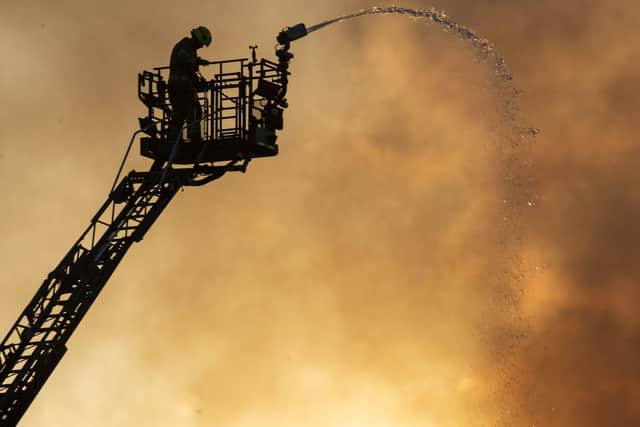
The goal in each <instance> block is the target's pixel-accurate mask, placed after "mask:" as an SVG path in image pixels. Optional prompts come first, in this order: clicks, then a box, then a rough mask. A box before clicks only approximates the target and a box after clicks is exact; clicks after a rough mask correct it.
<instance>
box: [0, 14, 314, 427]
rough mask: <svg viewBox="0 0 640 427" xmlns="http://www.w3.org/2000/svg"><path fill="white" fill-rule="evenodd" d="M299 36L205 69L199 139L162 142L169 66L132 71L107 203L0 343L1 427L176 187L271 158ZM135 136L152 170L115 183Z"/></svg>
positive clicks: (25, 403)
mask: <svg viewBox="0 0 640 427" xmlns="http://www.w3.org/2000/svg"><path fill="white" fill-rule="evenodd" d="M305 35H306V28H305V27H304V25H303V24H298V25H296V26H293V27H290V28H289V27H288V28H285V29H284V30H282V32H280V34H279V35H278V37H277V40H278V46H277V48H276V56H277V58H278V60H277V61H270V60H267V59H260V60H258V59H257V58H256V50H255V49H256V46H252V47H251V48H252V55H251V58H244V59H232V60H225V61H214V62H208V63H207V64H206V65H208V66H209V67H210V68H209V70H213V71H212V75H213V77H212V78H210V79H205V81H206V84H205V85H204V86H203V87H200V88H199V91H198V99H199V103H200V105H201V108H202V113H203V114H202V119H201V129H202V139H201V140H200V141H189V140H187V139H185V138H183V137H182V135H179V136H178V138H177V140H176V141H171V140H169V139H168V138H167V133H168V129H169V122H170V116H171V105H170V102H169V101H168V96H167V73H168V70H169V67H157V68H154V69H153V70H152V71H144V72H142V73H140V74H139V75H138V96H139V98H140V100H141V101H142V103H143V104H144V105H145V106H146V107H147V114H146V116H145V117H142V118H140V120H139V121H140V129H139V130H138V131H136V132H135V133H134V135H133V136H132V138H131V141H130V143H129V146H128V147H127V151H126V154H125V158H124V159H123V161H122V164H121V166H120V169H119V171H118V174H117V176H116V179H115V181H114V185H113V187H112V189H111V191H110V193H109V196H108V198H107V200H106V201H105V202H104V204H103V205H102V206H101V207H100V209H98V211H97V213H96V214H95V215H94V216H93V218H91V222H90V224H89V226H88V227H87V229H86V230H85V231H84V232H83V233H82V234H81V236H80V238H79V239H78V240H77V241H76V242H75V243H74V244H73V246H72V247H71V249H70V250H69V252H68V253H67V254H66V255H65V256H64V257H63V258H62V261H60V263H59V264H58V266H56V267H55V268H54V269H53V271H51V273H49V275H48V276H47V278H46V279H45V280H44V282H43V283H42V285H41V286H40V288H39V289H38V290H37V292H36V294H35V296H34V297H33V298H32V300H31V301H30V302H29V303H28V304H27V306H26V308H25V309H24V311H23V312H22V313H21V314H20V315H19V317H18V320H17V321H16V322H15V323H14V324H13V326H12V327H11V329H10V330H9V333H8V334H7V335H6V337H5V338H4V339H3V340H2V342H1V343H0V427H14V426H16V425H17V424H18V422H19V421H20V419H21V418H22V416H23V415H24V413H25V411H26V410H27V409H28V408H29V406H30V405H31V403H32V402H33V400H34V399H35V397H36V395H37V394H38V392H39V391H40V389H41V388H42V386H43V385H44V383H45V382H46V381H47V379H48V378H49V376H50V375H51V373H52V372H53V370H54V369H55V368H56V366H57V365H58V363H59V362H60V360H61V359H62V357H63V356H64V354H65V353H66V351H67V341H68V340H69V338H70V337H71V335H72V334H73V332H74V331H75V329H76V328H77V327H78V325H79V324H80V321H81V320H82V318H83V317H84V316H85V314H86V313H87V311H88V310H89V308H90V307H91V305H92V304H93V302H94V301H95V300H96V298H97V297H98V295H99V294H100V291H101V290H102V288H103V287H104V286H105V284H106V283H107V281H108V280H109V278H110V277H111V275H112V274H113V272H114V270H115V269H116V268H117V266H118V264H119V263H120V261H121V260H122V258H123V257H124V255H125V254H126V253H127V251H128V250H129V248H130V247H131V245H132V244H133V243H135V242H139V241H141V240H142V239H143V238H144V236H145V234H146V233H147V231H149V229H150V228H151V226H152V225H153V223H154V222H155V221H156V219H157V218H158V217H159V216H160V214H161V213H162V212H163V211H164V209H165V208H166V207H167V205H168V204H169V203H170V202H171V200H172V199H173V197H174V196H175V195H176V193H177V192H178V191H179V190H180V189H182V188H184V187H189V186H201V185H205V184H207V183H209V182H212V181H214V180H216V179H219V178H220V177H222V176H223V175H224V174H226V173H228V172H246V170H247V167H248V165H249V162H250V161H251V160H252V159H254V158H261V157H273V156H276V155H277V154H278V145H277V143H276V139H277V136H276V132H277V131H279V130H281V129H282V128H283V111H284V109H285V108H286V107H287V106H288V105H287V100H286V98H285V96H286V93H287V87H288V76H289V75H290V73H289V71H288V68H289V61H290V60H291V59H292V58H293V55H292V54H291V53H290V52H289V48H290V42H291V41H293V40H295V39H298V38H301V37H303V36H305ZM183 131H184V128H183ZM140 134H143V135H145V136H144V137H141V138H140V153H141V155H142V156H145V157H148V158H150V159H152V160H153V165H152V166H151V168H150V170H149V171H146V172H136V171H131V172H130V173H128V174H127V175H126V176H124V177H123V178H122V179H120V176H121V173H122V170H123V167H124V165H125V163H126V159H127V157H128V155H129V153H130V151H131V148H132V145H133V143H134V141H135V140H136V136H137V135H140Z"/></svg>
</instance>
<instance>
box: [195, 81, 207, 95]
mask: <svg viewBox="0 0 640 427" xmlns="http://www.w3.org/2000/svg"><path fill="white" fill-rule="evenodd" d="M206 88H207V80H206V79H204V78H202V77H198V80H197V81H196V89H197V90H198V91H199V92H201V91H203V90H205V89H206Z"/></svg>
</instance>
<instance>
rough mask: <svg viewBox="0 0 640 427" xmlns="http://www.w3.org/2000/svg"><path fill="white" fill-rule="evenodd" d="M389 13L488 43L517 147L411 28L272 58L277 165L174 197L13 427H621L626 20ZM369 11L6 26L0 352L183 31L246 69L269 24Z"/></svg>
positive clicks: (483, 77)
mask: <svg viewBox="0 0 640 427" xmlns="http://www.w3.org/2000/svg"><path fill="white" fill-rule="evenodd" d="M407 3H408V4H404V5H403V6H406V7H420V8H428V7H431V6H436V7H438V8H442V9H445V10H446V11H447V12H448V13H449V15H450V16H452V17H453V19H454V20H455V21H456V22H458V23H460V24H463V25H465V26H468V27H470V28H473V29H474V30H475V31H476V32H477V33H478V34H480V35H481V36H483V37H486V38H488V39H489V40H491V41H492V42H493V43H494V44H495V45H496V47H497V48H498V50H499V51H500V53H501V54H502V55H503V56H504V57H505V58H506V60H507V62H508V65H509V67H510V69H511V71H512V72H513V75H514V85H515V86H516V87H517V88H519V89H522V90H523V93H522V94H521V95H520V96H519V97H518V99H517V101H518V105H519V106H520V107H519V108H520V110H518V109H517V108H515V107H513V106H511V107H510V108H511V109H510V110H509V113H513V114H515V115H516V116H517V118H518V122H517V123H518V125H519V124H522V125H523V126H535V127H539V128H541V129H542V132H541V134H540V135H539V136H538V137H537V138H535V139H532V138H522V139H520V138H519V137H518V136H517V135H515V134H514V122H513V121H511V120H510V117H509V116H508V115H507V116H505V109H504V105H505V101H509V100H511V98H505V96H506V95H505V93H508V91H507V92H505V88H504V87H502V86H499V87H497V88H496V84H495V76H494V74H493V71H494V67H493V64H488V63H483V62H482V61H478V60H477V57H476V56H475V55H474V52H473V49H472V48H471V47H470V46H468V45H466V44H465V43H464V42H463V41H461V40H459V39H457V38H456V37H454V36H453V35H451V34H447V33H444V32H442V31H441V30H440V29H439V28H438V27H436V26H433V25H428V24H425V23H423V22H416V21H413V20H410V19H407V18H405V17H400V16H398V17H392V16H374V17H366V18H364V17H363V18H358V19H356V20H353V21H351V22H345V23H340V24H336V25H335V26H333V27H332V28H327V29H325V30H323V31H322V32H318V33H313V34H311V35H310V36H309V37H308V38H305V39H302V40H300V41H297V42H295V43H294V46H293V52H294V53H295V54H296V58H295V60H294V63H293V65H292V72H293V75H292V78H291V88H290V96H289V102H290V104H291V107H290V109H289V110H288V111H287V112H286V117H285V130H284V131H283V132H282V133H281V136H280V141H279V142H280V146H281V155H280V156H278V157H276V158H273V159H264V160H260V161H258V160H256V161H255V162H253V163H252V164H251V166H250V168H249V171H248V173H247V174H246V175H239V174H238V175H234V176H225V177H224V178H223V179H222V180H220V181H217V182H216V183H213V184H210V185H208V186H206V187H204V188H194V189H187V190H185V191H184V192H182V193H180V194H179V195H178V196H177V197H176V199H175V200H174V201H173V203H172V204H171V205H170V206H169V208H168V209H167V211H166V212H165V213H164V214H163V216H162V217H161V218H160V219H159V220H158V222H157V223H156V225H155V226H154V228H153V229H152V230H151V231H150V233H149V234H148V236H147V237H145V240H144V241H143V242H142V243H141V244H138V245H134V247H133V248H132V250H131V251H130V253H129V254H128V255H127V257H126V258H125V260H124V261H123V263H122V264H121V266H120V267H119V269H118V270H117V271H116V273H115V274H114V276H113V277H112V279H111V280H110V282H109V284H108V285H107V286H106V287H105V290H104V291H103V293H102V295H101V296H100V297H99V298H98V300H97V302H96V304H95V305H94V307H92V309H91V311H90V312H89V315H88V316H87V317H86V319H85V320H84V321H83V323H82V325H81V326H80V327H79V328H78V330H77V332H76V333H75V335H74V337H73V338H72V339H71V340H70V342H69V352H68V353H67V355H66V356H65V357H64V359H63V361H62V362H61V364H60V365H59V367H58V368H57V370H56V371H55V373H54V374H53V375H52V377H51V379H50V380H49V382H48V383H47V384H46V386H45V387H44V388H43V390H42V392H41V394H40V395H39V396H38V398H37V399H36V401H35V403H34V405H33V406H32V407H31V408H30V410H29V411H28V413H27V415H26V417H25V418H24V420H23V422H22V425H24V426H37V425H44V424H46V425H58V424H59V425H86V424H87V423H88V424H90V425H94V426H97V427H101V426H125V425H127V426H130V425H140V426H151V425H153V426H170V425H171V426H173V425H183V426H205V425H220V426H227V427H244V426H294V425H295V426H300V425H306V426H314V427H315V426H318V427H320V426H323V427H324V426H351V425H352V426H365V425H366V426H391V425H393V426H398V425H400V426H433V427H449V426H531V425H536V426H538V425H544V426H573V425H580V426H586V427H590V426H594V427H595V426H603V425H616V426H634V425H637V424H639V423H640V413H639V412H638V409H637V405H636V404H635V402H637V401H638V399H639V398H640V396H639V394H640V391H639V390H640V389H639V387H638V384H639V380H640V372H639V371H640V364H639V363H638V357H640V338H639V337H640V329H639V328H640V322H639V321H638V319H637V316H635V313H636V311H637V307H638V301H639V299H640V291H638V287H637V285H636V283H637V281H638V279H640V269H638V267H637V262H636V259H637V256H636V255H637V254H638V251H637V249H636V246H637V245H636V242H637V241H638V238H639V237H640V236H639V235H638V233H639V232H638V231H637V227H635V226H634V224H635V219H636V218H638V217H639V216H640V215H638V214H640V198H639V196H638V195H637V194H635V193H636V192H635V191H634V185H633V184H634V183H635V181H637V171H636V170H637V168H636V167H635V159H636V158H637V155H638V154H639V153H638V148H637V144H636V143H635V142H636V139H637V138H636V137H635V132H634V131H635V129H634V125H635V121H634V119H635V117H636V115H637V111H639V110H640V108H639V107H640V105H638V104H639V101H638V97H637V96H635V95H636V94H637V93H638V89H639V88H640V76H639V75H638V73H637V72H636V70H637V69H638V64H639V62H640V58H639V56H638V52H637V49H635V47H634V46H633V44H632V43H631V40H635V39H637V38H638V34H637V33H638V31H640V30H638V28H637V25H636V24H637V22H638V18H640V17H639V16H638V8H637V6H636V5H635V3H634V2H632V1H620V2H616V4H615V5H604V4H602V5H601V4H598V3H596V2H592V1H589V2H577V1H573V0H572V1H565V2H561V4H560V3H558V2H551V1H546V0H543V1H538V2H534V3H532V2H528V1H506V0H505V1H497V2H496V1H488V0H480V1H473V2H472V1H469V0H456V1H450V2H446V3H444V2H441V4H433V5H432V4H426V3H424V2H421V1H420V2H419V1H410V2H407ZM374 5H377V6H384V5H380V4H374V3H372V2H369V1H356V0H350V1H348V2H346V3H345V2H344V1H342V2H335V1H327V2H294V1H286V0H278V1H274V2H269V3H268V4H263V3H262V2H257V1H238V2H233V3H229V2H217V1H213V2H206V3H204V2H199V1H195V0H193V1H186V2H182V3H180V5H178V4H177V3H175V4H174V3H169V2H161V3H160V4H158V3H152V2H147V1H141V2H137V3H135V4H133V5H132V4H129V3H126V2H123V1H113V2H109V3H104V2H79V1H75V0H66V1H60V2H55V4H53V3H51V4H50V3H45V2H42V1H37V0H30V1H29V0H26V1H23V2H20V3H14V4H7V5H4V8H3V14H2V15H1V16H0V53H2V55H3V57H4V58H10V59H7V60H5V61H3V65H2V67H0V96H1V98H2V100H3V105H2V106H1V107H0V122H1V123H2V124H3V126H1V127H0V177H1V178H2V179H0V189H1V191H2V194H3V202H2V205H3V208H4V209H3V210H2V221H0V232H1V233H2V236H3V238H2V239H1V240H0V254H1V255H2V259H3V260H4V262H3V269H2V271H1V272H0V331H1V330H6V329H8V328H9V326H10V325H11V324H12V322H13V321H14V320H15V318H16V316H17V315H18V313H19V311H20V310H21V309H22V307H23V306H24V305H25V304H26V303H27V301H28V300H29V298H30V297H31V295H32V294H33V293H34V292H35V290H36V287H37V286H38V285H39V284H40V282H41V280H42V279H43V278H44V277H45V276H46V274H47V272H48V271H50V270H51V269H52V268H53V267H54V266H55V263H56V262H57V261H58V260H59V259H60V257H62V255H63V254H64V253H65V252H66V250H68V247H69V245H71V244H72V242H73V241H74V240H75V237H76V236H77V235H78V234H79V233H80V232H81V230H82V229H83V228H84V226H85V225H86V224H87V221H88V220H89V218H90V217H91V215H93V213H94V209H97V207H98V206H99V204H100V203H102V201H103V200H104V197H106V195H107V192H108V189H109V188H110V185H111V182H112V179H113V174H114V173H115V171H116V168H117V166H118V164H119V161H120V158H121V155H122V154H123V151H124V148H125V144H126V142H127V141H128V139H129V135H130V134H131V132H133V130H134V129H135V127H136V120H137V117H138V116H140V115H142V114H143V113H144V110H143V108H142V106H141V104H140V103H139V101H138V100H137V98H136V93H135V84H136V74H137V72H139V71H141V70H142V69H144V68H148V67H152V66H156V65H161V64H164V63H166V62H167V61H168V56H169V53H170V49H171V47H172V46H173V44H174V43H175V42H176V41H178V40H179V39H180V38H181V37H183V36H184V35H186V34H187V33H188V30H189V29H190V28H192V27H194V26H196V25H208V26H210V27H211V28H212V30H213V34H214V43H213V44H212V46H211V47H209V48H208V49H205V50H202V51H201V56H203V57H207V58H209V59H224V58H235V57H241V56H244V55H248V53H249V52H248V50H247V49H246V47H247V46H248V45H249V44H254V43H257V44H259V45H260V49H259V53H260V54H261V55H262V56H269V57H271V56H272V46H273V44H274V37H275V35H276V33H277V32H278V31H279V30H280V29H281V28H282V27H284V26H286V25H291V24H294V23H297V22H301V21H302V22H305V23H307V24H309V25H311V24H315V23H317V22H321V21H323V20H325V19H330V18H332V17H335V16H339V15H342V14H344V13H348V12H350V11H353V10H358V9H359V8H366V7H371V6H374ZM148 166H149V162H148V161H146V160H143V159H135V160H133V161H132V162H131V163H130V164H129V167H132V168H136V169H143V168H146V167H148ZM2 328H4V329H2ZM0 333H1V332H0Z"/></svg>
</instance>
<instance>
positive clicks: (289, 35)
mask: <svg viewBox="0 0 640 427" xmlns="http://www.w3.org/2000/svg"><path fill="white" fill-rule="evenodd" d="M306 35H307V27H305V25H304V24H303V23H300V24H296V25H294V26H293V27H285V28H284V29H283V30H282V31H280V34H278V37H277V38H276V40H277V41H278V43H280V44H281V45H286V44H288V43H291V42H292V41H294V40H298V39H301V38H302V37H304V36H306Z"/></svg>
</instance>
